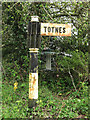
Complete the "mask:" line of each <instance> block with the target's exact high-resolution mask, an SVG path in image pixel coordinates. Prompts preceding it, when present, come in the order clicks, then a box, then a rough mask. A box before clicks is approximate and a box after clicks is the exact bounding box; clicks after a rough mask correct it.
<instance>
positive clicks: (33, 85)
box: [29, 73, 38, 99]
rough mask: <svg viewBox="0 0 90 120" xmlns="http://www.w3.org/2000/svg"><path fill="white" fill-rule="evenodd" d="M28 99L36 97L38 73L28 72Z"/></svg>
mask: <svg viewBox="0 0 90 120" xmlns="http://www.w3.org/2000/svg"><path fill="white" fill-rule="evenodd" d="M29 76H30V77H29V99H37V98H38V73H30V74H29Z"/></svg>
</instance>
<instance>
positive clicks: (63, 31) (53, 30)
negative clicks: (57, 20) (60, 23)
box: [44, 26, 66, 33]
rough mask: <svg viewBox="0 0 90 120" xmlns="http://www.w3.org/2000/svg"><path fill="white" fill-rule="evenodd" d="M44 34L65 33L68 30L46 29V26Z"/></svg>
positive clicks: (63, 28) (59, 28)
mask: <svg viewBox="0 0 90 120" xmlns="http://www.w3.org/2000/svg"><path fill="white" fill-rule="evenodd" d="M44 32H48V33H65V32H66V28H65V27H46V26H44Z"/></svg>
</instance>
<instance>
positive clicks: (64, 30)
mask: <svg viewBox="0 0 90 120" xmlns="http://www.w3.org/2000/svg"><path fill="white" fill-rule="evenodd" d="M41 35H42V36H71V25H70V24H56V23H41Z"/></svg>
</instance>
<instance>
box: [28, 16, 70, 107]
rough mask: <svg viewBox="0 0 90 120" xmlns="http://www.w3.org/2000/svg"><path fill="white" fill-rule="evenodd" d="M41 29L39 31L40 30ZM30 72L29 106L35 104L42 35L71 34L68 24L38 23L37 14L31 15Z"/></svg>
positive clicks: (29, 29) (29, 27)
mask: <svg viewBox="0 0 90 120" xmlns="http://www.w3.org/2000/svg"><path fill="white" fill-rule="evenodd" d="M40 30H41V31H40ZM28 31H29V52H30V73H29V107H34V106H35V105H36V100H37V99H38V50H39V49H38V48H39V47H40V41H41V35H42V36H71V25H70V24H56V23H41V24H40V23H39V20H38V16H31V21H30V22H29V26H28ZM49 59H50V60H51V56H50V57H48V59H47V66H49V67H48V69H51V67H50V66H51V65H48V64H49V63H50V60H49Z"/></svg>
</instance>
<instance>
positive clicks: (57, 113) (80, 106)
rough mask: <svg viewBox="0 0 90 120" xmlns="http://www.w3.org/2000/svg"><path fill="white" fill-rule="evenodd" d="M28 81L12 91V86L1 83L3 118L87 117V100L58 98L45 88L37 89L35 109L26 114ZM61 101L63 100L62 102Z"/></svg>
mask: <svg viewBox="0 0 90 120" xmlns="http://www.w3.org/2000/svg"><path fill="white" fill-rule="evenodd" d="M28 89H29V87H28V81H27V82H24V83H19V84H18V88H17V90H16V91H14V86H13V84H10V83H6V82H4V83H3V86H2V93H3V97H2V99H3V105H2V113H3V114H2V117H3V118H27V117H28V118H35V119H37V118H64V117H68V118H76V117H78V116H79V115H80V114H83V115H85V117H86V118H87V117H88V106H87V104H88V98H87V97H85V98H81V99H80V98H74V97H70V96H69V97H67V98H65V99H64V97H59V96H57V95H55V93H52V92H51V91H50V90H49V89H48V88H47V86H40V87H39V93H38V94H39V97H38V101H37V107H35V108H33V109H32V114H31V115H30V113H29V112H28V110H29V108H28ZM62 99H63V100H62Z"/></svg>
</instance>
